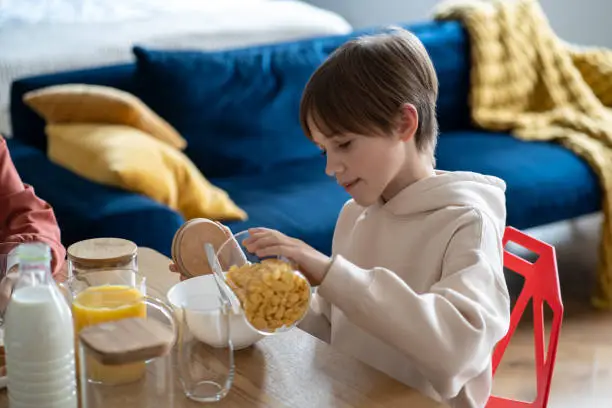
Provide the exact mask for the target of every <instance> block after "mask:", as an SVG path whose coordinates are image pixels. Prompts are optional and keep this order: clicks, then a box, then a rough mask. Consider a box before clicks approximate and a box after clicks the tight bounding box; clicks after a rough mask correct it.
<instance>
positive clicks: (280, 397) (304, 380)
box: [0, 248, 443, 408]
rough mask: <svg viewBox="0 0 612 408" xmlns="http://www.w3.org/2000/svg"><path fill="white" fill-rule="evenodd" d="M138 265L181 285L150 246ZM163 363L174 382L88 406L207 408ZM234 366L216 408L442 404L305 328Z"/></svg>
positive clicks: (153, 278) (270, 341)
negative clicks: (230, 384)
mask: <svg viewBox="0 0 612 408" xmlns="http://www.w3.org/2000/svg"><path fill="white" fill-rule="evenodd" d="M138 262H139V271H140V272H141V273H143V274H144V275H146V276H147V279H148V285H151V286H152V287H155V288H158V289H161V290H163V291H165V290H167V289H169V288H170V287H171V286H172V285H174V284H175V283H176V282H178V277H177V275H176V274H173V273H171V272H169V271H168V264H169V259H168V258H167V257H165V256H164V255H162V254H160V253H158V252H156V251H154V250H152V249H149V248H139V253H138ZM164 293H165V292H164ZM169 359H170V357H169V358H167V359H166V360H169ZM159 364H161V370H160V367H157V369H156V372H164V375H165V376H167V378H170V381H156V379H155V378H153V377H154V376H152V375H149V376H148V377H147V381H146V383H145V384H144V385H141V386H134V385H130V386H124V388H123V389H114V390H113V391H112V392H111V393H109V395H112V401H109V400H106V401H104V403H100V404H90V406H88V407H87V408H92V407H91V405H94V406H95V407H96V408H97V407H103V406H105V407H108V406H119V405H117V404H121V405H123V406H125V407H126V408H127V407H129V408H136V407H164V408H166V407H175V408H183V407H185V408H186V407H198V406H202V404H199V403H196V402H193V401H191V400H189V399H187V398H186V397H185V396H184V394H183V391H182V388H181V385H180V382H179V380H178V375H177V374H176V373H175V372H174V371H175V370H174V369H173V364H172V363H165V362H161V363H159ZM159 364H158V365H159ZM235 365H236V374H235V377H234V383H233V387H232V389H231V390H230V392H229V394H228V395H227V396H226V397H225V398H224V399H222V400H221V401H219V402H217V403H213V404H211V405H212V406H218V407H232V408H233V407H289V408H302V407H303V408H326V407H343V408H352V407H364V408H366V407H367V408H377V407H392V408H393V407H397V408H406V407H411V408H433V407H442V406H443V405H441V404H438V403H436V402H434V401H432V400H430V399H429V398H426V397H424V396H423V395H421V394H420V393H418V392H417V391H415V390H413V389H411V388H409V387H407V386H405V385H403V384H401V383H399V382H397V381H395V380H393V379H391V378H389V377H387V376H386V375H385V374H382V373H381V372H379V371H377V370H375V369H373V368H371V367H369V366H366V365H365V364H362V363H361V362H358V361H357V360H355V359H353V358H352V357H349V356H347V355H344V354H342V353H340V352H338V351H336V350H334V349H333V348H332V347H331V346H330V345H329V344H327V343H325V342H323V341H320V340H319V339H317V338H315V337H313V336H311V335H309V334H308V333H306V332H304V331H302V330H300V329H294V330H292V331H290V332H288V333H284V334H280V335H276V336H271V337H266V338H264V339H263V340H261V341H259V342H258V343H256V344H255V345H254V346H253V347H250V348H248V349H245V350H240V351H236V352H235ZM162 383H163V384H162ZM168 383H169V384H168ZM0 407H8V398H7V395H6V391H3V392H2V393H0Z"/></svg>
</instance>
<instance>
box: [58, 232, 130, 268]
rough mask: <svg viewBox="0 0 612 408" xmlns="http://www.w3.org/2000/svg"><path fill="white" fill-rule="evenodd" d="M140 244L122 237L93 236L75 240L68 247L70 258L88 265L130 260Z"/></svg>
mask: <svg viewBox="0 0 612 408" xmlns="http://www.w3.org/2000/svg"><path fill="white" fill-rule="evenodd" d="M137 250H138V246H137V245H136V244H135V243H134V242H132V241H129V240H127V239H122V238H92V239H87V240H84V241H79V242H75V243H74V244H72V245H70V246H69V247H68V249H67V251H66V252H67V255H68V258H69V259H70V260H72V261H75V262H79V263H82V264H86V265H106V264H117V263H121V262H128V261H129V260H130V259H132V258H133V257H134V256H135V255H136V252H137Z"/></svg>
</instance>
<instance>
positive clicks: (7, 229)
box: [0, 137, 66, 273]
mask: <svg viewBox="0 0 612 408" xmlns="http://www.w3.org/2000/svg"><path fill="white" fill-rule="evenodd" d="M32 241H42V242H45V243H47V244H48V245H49V246H50V247H51V254H52V257H53V260H52V267H53V272H54V273H57V272H58V271H60V270H61V267H62V266H63V263H64V257H65V255H66V251H65V248H64V247H63V245H62V243H61V240H60V229H59V227H58V224H57V221H56V219H55V214H54V212H53V209H52V208H51V207H50V206H49V204H47V203H46V202H45V201H43V200H42V199H40V198H38V197H37V196H36V194H35V193H34V189H33V188H32V186H29V185H26V184H24V183H23V182H22V181H21V178H20V177H19V174H18V173H17V169H16V168H15V165H14V164H13V161H12V159H11V156H10V154H9V150H8V147H7V145H6V140H4V139H3V138H2V137H0V242H1V243H2V244H1V245H0V251H2V254H3V255H6V254H8V252H9V251H10V250H11V249H13V248H14V247H16V246H17V245H19V244H21V243H23V242H32Z"/></svg>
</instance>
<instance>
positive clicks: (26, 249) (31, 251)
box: [17, 242, 51, 263]
mask: <svg viewBox="0 0 612 408" xmlns="http://www.w3.org/2000/svg"><path fill="white" fill-rule="evenodd" d="M17 258H18V259H19V262H20V263H24V262H48V261H50V260H51V248H50V247H49V245H48V244H46V243H44V242H24V243H23V244H19V246H18V247H17Z"/></svg>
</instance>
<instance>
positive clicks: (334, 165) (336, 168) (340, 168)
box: [325, 154, 344, 177]
mask: <svg viewBox="0 0 612 408" xmlns="http://www.w3.org/2000/svg"><path fill="white" fill-rule="evenodd" d="M343 172H344V165H342V163H340V162H338V161H336V160H333V159H332V158H330V157H329V154H328V155H327V164H326V166H325V174H327V175H328V176H329V177H334V176H336V174H342V173H343Z"/></svg>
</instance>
